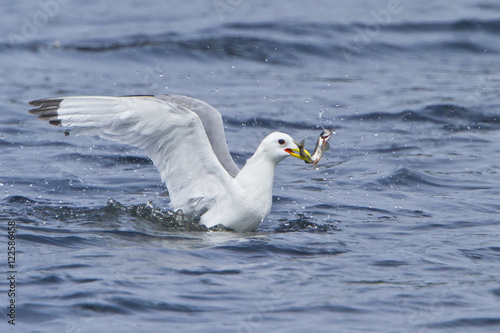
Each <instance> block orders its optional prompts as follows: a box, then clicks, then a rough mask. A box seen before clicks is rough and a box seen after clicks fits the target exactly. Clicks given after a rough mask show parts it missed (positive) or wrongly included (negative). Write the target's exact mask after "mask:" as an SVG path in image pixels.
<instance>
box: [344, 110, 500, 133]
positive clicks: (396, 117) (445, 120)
mask: <svg viewBox="0 0 500 333" xmlns="http://www.w3.org/2000/svg"><path fill="white" fill-rule="evenodd" d="M343 118H344V119H346V120H357V121H377V122H385V121H400V122H427V123H432V124H437V125H441V127H442V128H443V129H446V130H450V131H463V130H471V129H474V130H498V129H500V114H492V113H485V112H483V111H482V110H481V109H479V108H473V107H471V108H466V107H463V106H459V105H454V104H432V105H427V106H425V107H423V108H421V109H417V110H404V111H400V112H369V113H365V114H357V115H347V116H344V117H343Z"/></svg>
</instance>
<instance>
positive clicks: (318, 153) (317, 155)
mask: <svg viewBox="0 0 500 333" xmlns="http://www.w3.org/2000/svg"><path fill="white" fill-rule="evenodd" d="M332 134H333V131H332V130H330V129H325V130H323V132H321V134H320V135H319V137H318V142H316V148H315V149H314V153H313V154H312V155H311V159H312V161H313V163H314V165H318V162H319V160H320V159H321V158H322V157H323V153H324V152H325V151H327V150H328V149H330V144H329V143H328V140H330V138H331V137H332Z"/></svg>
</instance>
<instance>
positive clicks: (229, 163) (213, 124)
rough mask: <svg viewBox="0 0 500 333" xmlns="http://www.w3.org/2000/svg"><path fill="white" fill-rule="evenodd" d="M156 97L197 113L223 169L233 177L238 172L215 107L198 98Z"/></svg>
mask: <svg viewBox="0 0 500 333" xmlns="http://www.w3.org/2000/svg"><path fill="white" fill-rule="evenodd" d="M154 97H155V98H157V99H161V100H163V101H165V102H169V103H174V104H177V105H180V106H182V107H184V108H186V109H188V110H190V111H192V112H194V113H196V114H197V115H198V117H200V120H201V122H202V124H203V127H204V128H205V132H206V133H207V136H208V140H209V141H210V144H211V145H212V149H213V151H214V153H215V156H217V159H218V160H219V162H220V163H221V164H222V166H223V167H224V169H226V171H227V172H228V173H229V174H230V175H231V176H232V177H233V178H234V177H236V175H237V174H238V173H239V172H240V169H239V168H238V166H237V165H236V163H234V161H233V158H232V157H231V155H230V154H229V149H228V147H227V143H226V135H225V134H224V123H223V122H222V116H221V114H220V113H219V111H217V109H216V108H214V107H213V106H211V105H209V104H208V103H205V102H203V101H201V100H199V99H195V98H191V97H187V96H181V95H156V96H154Z"/></svg>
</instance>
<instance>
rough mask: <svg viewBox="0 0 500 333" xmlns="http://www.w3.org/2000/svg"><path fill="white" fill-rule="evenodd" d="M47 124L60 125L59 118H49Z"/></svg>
mask: <svg viewBox="0 0 500 333" xmlns="http://www.w3.org/2000/svg"><path fill="white" fill-rule="evenodd" d="M49 124H51V125H54V126H61V120H60V119H51V120H49Z"/></svg>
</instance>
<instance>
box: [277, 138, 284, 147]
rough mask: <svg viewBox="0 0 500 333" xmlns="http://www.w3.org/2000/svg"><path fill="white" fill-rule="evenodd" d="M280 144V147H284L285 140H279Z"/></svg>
mask: <svg viewBox="0 0 500 333" xmlns="http://www.w3.org/2000/svg"><path fill="white" fill-rule="evenodd" d="M278 143H279V144H280V145H282V146H283V145H284V144H285V143H286V142H285V140H283V139H279V140H278Z"/></svg>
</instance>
